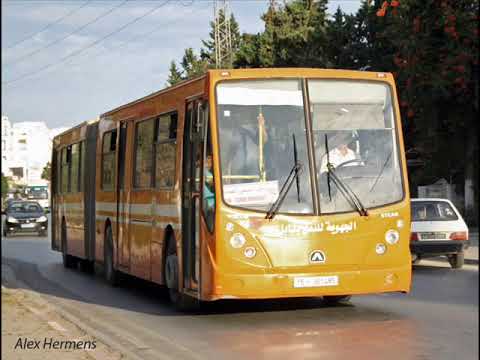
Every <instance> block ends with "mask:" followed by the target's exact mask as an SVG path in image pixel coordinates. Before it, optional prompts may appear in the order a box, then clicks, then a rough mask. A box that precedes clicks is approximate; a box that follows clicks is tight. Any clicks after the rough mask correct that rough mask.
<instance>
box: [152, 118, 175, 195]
mask: <svg viewBox="0 0 480 360" xmlns="http://www.w3.org/2000/svg"><path fill="white" fill-rule="evenodd" d="M176 139H177V113H172V114H167V115H162V116H160V117H159V118H158V131H157V136H156V142H155V186H156V187H157V188H171V187H173V185H174V184H175V154H176V144H177V142H176Z"/></svg>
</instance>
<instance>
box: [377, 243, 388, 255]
mask: <svg viewBox="0 0 480 360" xmlns="http://www.w3.org/2000/svg"><path fill="white" fill-rule="evenodd" d="M386 250H387V247H386V246H385V244H377V245H376V246H375V252H376V253H377V254H378V255H383V254H385V251H386Z"/></svg>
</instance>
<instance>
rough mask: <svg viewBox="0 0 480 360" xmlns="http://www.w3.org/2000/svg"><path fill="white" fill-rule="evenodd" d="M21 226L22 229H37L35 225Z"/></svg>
mask: <svg viewBox="0 0 480 360" xmlns="http://www.w3.org/2000/svg"><path fill="white" fill-rule="evenodd" d="M20 226H21V227H22V229H31V228H33V227H35V224H22V225H20Z"/></svg>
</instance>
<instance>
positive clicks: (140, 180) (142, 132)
mask: <svg viewBox="0 0 480 360" xmlns="http://www.w3.org/2000/svg"><path fill="white" fill-rule="evenodd" d="M154 127H155V119H151V120H145V121H142V122H139V123H138V124H137V126H136V131H135V171H134V179H133V186H134V187H136V188H149V187H151V185H152V169H153V164H152V163H153V134H154Z"/></svg>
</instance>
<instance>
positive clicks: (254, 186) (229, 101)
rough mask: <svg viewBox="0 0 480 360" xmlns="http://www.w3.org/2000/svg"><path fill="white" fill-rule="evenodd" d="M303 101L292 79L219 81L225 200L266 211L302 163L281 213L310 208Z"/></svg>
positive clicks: (298, 85) (296, 83) (219, 113)
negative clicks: (290, 175)
mask: <svg viewBox="0 0 480 360" xmlns="http://www.w3.org/2000/svg"><path fill="white" fill-rule="evenodd" d="M303 103H304V99H303V94H302V85H301V82H300V81H299V80H295V79H294V80H252V81H231V82H223V83H220V84H218V86H217V105H218V107H217V118H218V124H219V139H220V140H219V141H220V159H221V164H220V165H221V166H220V167H221V172H222V187H223V198H224V201H225V202H226V203H227V204H228V205H232V206H236V207H243V208H248V209H253V210H259V211H268V209H269V208H270V207H271V205H272V204H273V203H274V202H275V201H276V200H277V198H278V195H279V192H280V190H281V187H282V186H283V184H284V183H285V181H286V180H287V178H288V176H289V174H290V172H291V170H292V168H293V167H294V166H295V165H296V164H300V165H301V168H302V171H301V172H300V173H299V174H298V176H297V177H296V179H295V183H294V185H293V186H291V188H290V190H289V191H288V193H287V194H286V197H285V199H284V201H283V202H282V204H281V208H280V209H279V212H280V213H282V212H284V213H302V214H311V213H313V206H312V187H311V185H310V173H309V166H308V155H307V138H306V136H307V135H306V128H305V112H304V105H303Z"/></svg>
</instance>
